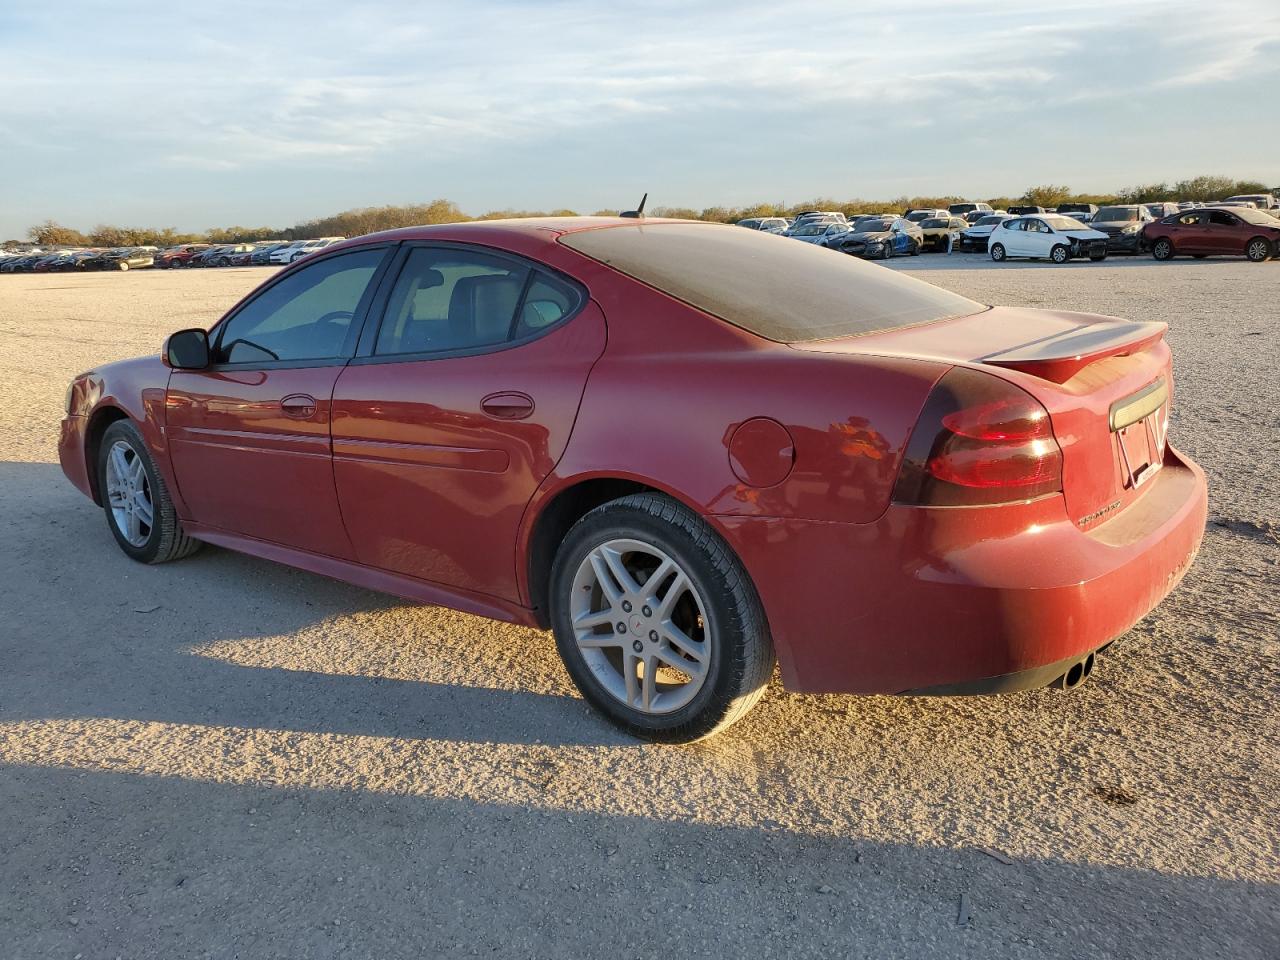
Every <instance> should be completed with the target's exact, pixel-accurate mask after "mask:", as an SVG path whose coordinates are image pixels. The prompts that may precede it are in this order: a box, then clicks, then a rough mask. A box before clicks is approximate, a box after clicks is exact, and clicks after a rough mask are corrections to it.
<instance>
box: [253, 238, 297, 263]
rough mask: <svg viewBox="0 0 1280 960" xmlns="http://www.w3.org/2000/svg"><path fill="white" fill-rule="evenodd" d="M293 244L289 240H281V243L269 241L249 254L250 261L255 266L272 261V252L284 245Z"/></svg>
mask: <svg viewBox="0 0 1280 960" xmlns="http://www.w3.org/2000/svg"><path fill="white" fill-rule="evenodd" d="M288 246H292V244H290V243H289V242H288V241H287V240H281V241H280V242H279V243H269V244H267V245H266V246H260V247H258V248H257V249H255V250H254V251H253V253H251V254H249V263H251V264H252V265H253V266H255V267H260V266H262V265H264V264H268V263H270V262H271V254H273V253H275V252H276V251H277V250H281V249H283V248H284V247H288Z"/></svg>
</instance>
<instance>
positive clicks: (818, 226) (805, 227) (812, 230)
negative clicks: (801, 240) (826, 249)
mask: <svg viewBox="0 0 1280 960" xmlns="http://www.w3.org/2000/svg"><path fill="white" fill-rule="evenodd" d="M827 226H828V224H826V223H802V224H800V226H798V227H793V228H792V230H791V235H792V236H793V237H820V236H822V235H823V234H824V233H826V232H827Z"/></svg>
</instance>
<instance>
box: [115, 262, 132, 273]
mask: <svg viewBox="0 0 1280 960" xmlns="http://www.w3.org/2000/svg"><path fill="white" fill-rule="evenodd" d="M116 269H117V270H119V271H120V272H121V273H124V271H126V270H128V269H129V265H128V264H127V263H125V262H124V261H123V260H121V261H120V262H119V263H117V264H116Z"/></svg>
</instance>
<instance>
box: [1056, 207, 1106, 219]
mask: <svg viewBox="0 0 1280 960" xmlns="http://www.w3.org/2000/svg"><path fill="white" fill-rule="evenodd" d="M1097 212H1098V205H1097V204H1096V203H1060V204H1058V213H1060V214H1062V216H1064V217H1072V218H1073V219H1076V220H1079V221H1080V222H1081V223H1088V222H1089V221H1090V220H1092V219H1093V215H1094V214H1095V213H1097Z"/></svg>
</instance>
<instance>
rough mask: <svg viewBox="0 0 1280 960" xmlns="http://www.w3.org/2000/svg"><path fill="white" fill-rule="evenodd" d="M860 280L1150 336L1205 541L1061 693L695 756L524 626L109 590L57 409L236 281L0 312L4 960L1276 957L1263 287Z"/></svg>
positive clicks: (1278, 774) (1278, 427) (1273, 290)
mask: <svg viewBox="0 0 1280 960" xmlns="http://www.w3.org/2000/svg"><path fill="white" fill-rule="evenodd" d="M890 268H891V269H900V270H906V271H909V272H911V273H913V274H915V275H916V276H919V277H922V278H924V279H927V280H929V281H932V282H935V283H938V284H940V285H942V286H945V287H949V288H951V289H954V290H957V291H959V292H961V293H964V294H967V295H970V296H973V297H975V298H977V299H980V300H985V301H989V302H997V303H1011V304H1023V305H1031V306H1042V307H1060V308H1070V309H1080V310H1090V311H1098V312H1103V313H1113V314H1119V315H1123V316H1127V317H1132V318H1135V319H1141V320H1148V319H1161V320H1167V321H1169V323H1170V325H1171V332H1170V340H1171V342H1172V344H1173V347H1174V350H1175V355H1176V358H1177V359H1176V365H1177V367H1176V379H1177V393H1176V408H1175V413H1174V420H1173V425H1172V429H1171V439H1172V441H1173V442H1174V443H1175V444H1177V445H1179V446H1180V447H1181V448H1183V449H1184V450H1186V451H1187V452H1188V453H1189V454H1191V455H1192V456H1193V457H1195V458H1196V459H1197V460H1199V462H1200V463H1201V464H1203V465H1204V467H1205V468H1206V470H1207V471H1208V472H1209V475H1210V481H1211V484H1212V490H1211V498H1212V502H1211V506H1210V526H1209V530H1208V532H1207V534H1206V538H1205V544H1204V548H1203V549H1202V551H1201V554H1200V557H1199V559H1198V560H1197V562H1196V564H1195V566H1194V567H1193V568H1192V570H1191V572H1190V573H1189V574H1188V576H1187V577H1186V579H1185V580H1184V581H1183V583H1182V585H1181V586H1180V587H1179V588H1178V590H1177V591H1176V592H1175V593H1174V594H1173V595H1172V596H1171V597H1170V598H1169V599H1168V601H1166V603H1165V604H1164V606H1163V607H1161V608H1160V610H1158V611H1157V612H1156V613H1154V614H1153V615H1151V616H1150V617H1148V618H1147V620H1146V621H1144V622H1143V623H1142V624H1140V625H1139V626H1138V627H1137V628H1135V629H1134V630H1133V631H1132V632H1131V633H1130V634H1129V635H1127V636H1126V637H1124V638H1123V639H1122V641H1121V642H1119V643H1117V644H1116V645H1115V646H1114V647H1113V648H1112V651H1111V652H1110V653H1109V654H1108V655H1107V656H1106V657H1105V658H1104V659H1103V661H1102V662H1101V664H1100V666H1099V669H1098V671H1097V672H1096V673H1095V675H1094V677H1093V679H1092V680H1091V681H1090V682H1089V683H1087V684H1085V685H1084V686H1083V687H1082V688H1081V689H1080V690H1078V691H1077V692H1074V693H1071V694H1063V693H1059V692H1053V691H1037V692H1032V693H1024V694H1018V695H1014V696H1009V697H1005V698H983V699H969V700H897V699H891V698H861V699H859V698H851V697H800V696H788V695H785V694H783V693H782V692H781V690H780V689H776V688H775V689H774V690H773V691H771V692H770V694H769V695H768V696H767V697H766V698H765V700H764V701H763V702H762V703H761V704H760V706H759V707H758V708H757V709H756V710H755V712H754V713H753V714H751V716H750V717H748V719H747V720H746V721H744V722H743V723H741V724H739V725H738V726H736V727H734V728H733V729H731V730H730V731H729V732H728V733H727V734H725V735H723V736H721V737H719V738H718V739H715V740H713V741H711V742H708V743H704V744H699V745H695V746H691V747H656V746H648V745H641V744H638V743H635V742H632V741H629V740H627V739H624V738H622V737H620V736H618V735H617V734H615V733H614V732H613V731H612V730H611V728H609V727H608V726H606V725H605V724H604V723H603V722H602V721H600V720H598V719H597V718H596V717H595V716H594V715H593V714H592V713H591V712H590V711H589V710H588V708H587V707H586V705H585V704H584V703H583V702H582V701H581V700H580V699H579V698H578V697H577V695H576V693H575V692H574V691H573V689H572V687H571V685H570V683H569V680H568V678H567V676H566V674H565V673H564V671H563V670H562V669H561V667H560V664H559V661H558V660H557V658H556V654H555V649H554V646H553V644H552V642H551V640H550V638H549V636H547V635H545V634H542V633H539V632H536V631H531V630H525V629H518V628H513V627H510V626H505V625H501V624H496V623H492V622H489V621H485V620H480V619H477V618H474V617H470V616H466V615H463V614H458V613H453V612H450V611H447V610H440V609H432V608H423V607H415V606H409V605H406V604H405V603H403V602H401V601H398V600H396V599H393V598H389V597H385V596H381V595H377V594H373V593H369V592H366V591H363V590H359V589H356V588H353V587H349V586H345V585H343V584H339V583H335V582H332V581H329V580H326V579H324V578H321V577H317V576H313V575H310V574H306V573H301V572H297V571H293V570H289V569H287V568H284V567H281V566H276V565H273V564H271V563H267V562H265V561H260V560H254V559H250V558H247V557H242V556H237V555H235V554H233V553H229V552H226V551H222V550H215V549H206V550H205V551H203V552H202V553H200V554H199V555H197V556H196V557H193V558H191V559H190V560H187V561H184V562H180V563H174V564H170V565H167V566H160V567H144V566H140V565H137V564H134V563H132V562H130V561H129V560H127V559H126V558H125V557H124V555H123V554H122V553H121V552H120V551H119V550H118V549H117V548H116V546H115V544H114V542H113V541H112V540H111V537H110V535H109V533H108V531H107V527H106V523H105V521H104V519H103V517H102V515H101V513H100V511H98V510H97V509H96V508H95V507H94V506H93V505H92V504H91V503H89V502H88V501H87V500H86V499H84V498H83V497H82V496H81V495H80V494H79V493H77V492H76V491H75V490H74V489H72V487H71V486H70V485H69V484H68V483H67V482H66V481H65V480H64V478H63V476H62V474H61V472H60V470H59V468H58V466H57V463H56V459H57V458H56V451H55V446H54V440H55V436H56V427H57V421H58V419H59V417H60V416H61V409H62V402H63V391H64V389H65V386H66V383H67V381H68V380H69V378H70V377H71V376H73V375H74V374H76V373H77V372H79V371H81V370H85V369H88V368H90V367H92V366H93V365H94V364H96V363H100V362H103V361H107V360H115V359H118V358H122V357H127V356H132V355H136V354H139V353H143V352H148V351H153V350H157V349H158V348H159V345H160V341H161V339H162V337H163V335H164V334H165V333H167V332H169V331H171V330H175V329H178V328H180V327H184V326H191V325H195V324H208V323H211V322H212V321H213V320H215V319H216V318H217V316H218V315H219V314H220V313H221V311H222V310H224V309H225V308H226V307H227V306H229V305H230V304H231V303H232V302H234V301H235V300H236V299H238V298H239V297H240V296H241V295H242V294H243V293H244V292H245V291H247V290H248V289H250V288H251V287H252V286H253V285H254V284H256V283H257V282H259V281H260V280H261V279H263V278H264V276H265V275H266V274H265V272H264V271H261V270H252V269H227V270H219V271H203V272H156V271H144V272H136V273H129V274H126V275H114V274H103V275H89V276H65V275H62V276H43V277H40V276H34V277H32V276H17V277H11V276H3V277H0V417H2V418H3V420H2V424H0V426H2V428H3V429H2V430H0V529H2V530H3V531H4V538H5V545H6V546H5V549H4V550H3V553H0V944H2V945H0V956H3V957H4V958H13V960H24V958H28V957H33V958H34V957H66V958H68V960H70V958H74V957H77V956H81V957H83V958H84V960H96V958H112V957H123V958H143V957H147V958H151V957H154V958H165V960H176V958H185V957H215V958H224V957H226V958H230V957H240V958H258V957H289V958H302V957H318V958H319V957H343V958H363V957H369V958H392V957H433V956H444V955H450V956H453V955H457V956H481V955H483V956H501V957H584V958H587V957H608V958H615V957H616V958H633V957H670V956H672V955H675V954H679V955H682V956H698V957H700V956H706V957H716V958H738V957H766V956H779V957H810V956H812V957H842V958H844V957H858V958H861V957H865V958H875V960H887V958H896V957H902V958H913V960H915V958H924V957H946V958H955V957H982V958H1002V957H1027V958H1031V957H1071V958H1084V957H1111V958H1121V957H1124V958H1129V957H1132V958H1144V960H1146V958H1175V957H1187V958H1197V960H1202V958H1208V957H1230V958H1233V960H1246V958H1276V957H1280V886H1277V885H1278V884H1280V839H1278V833H1280V750H1278V749H1277V743H1280V724H1278V723H1277V718H1276V709H1275V708H1276V704H1277V692H1278V691H1277V681H1276V650H1277V633H1278V631H1280V628H1278V626H1277V624H1278V619H1277V617H1278V613H1280V589H1278V587H1280V566H1278V565H1277V558H1278V557H1280V552H1278V550H1277V546H1278V544H1280V525H1278V524H1277V510H1276V503H1277V500H1278V499H1280V480H1278V479H1277V472H1276V465H1277V463H1278V462H1280V424H1278V421H1277V416H1278V414H1277V410H1278V404H1277V400H1278V397H1280V391H1278V390H1277V387H1276V380H1275V373H1274V370H1275V363H1276V359H1277V358H1278V357H1280V342H1278V337H1277V323H1276V320H1277V305H1280V264H1276V263H1269V264H1263V265H1254V264H1249V263H1245V262H1236V261H1201V262H1190V261H1177V262H1174V263H1170V264H1157V263H1154V262H1152V261H1149V260H1132V261H1126V260H1111V261H1108V262H1107V263H1106V264H1105V265H1091V264H1087V263H1075V264H1070V265H1067V266H1063V267H1052V266H1049V265H1043V264H1007V265H1003V266H999V267H996V266H995V265H992V264H991V263H990V262H989V261H987V260H986V259H985V258H982V257H968V256H953V257H944V256H926V257H921V258H918V259H913V260H910V261H894V262H893V263H892V264H891V265H890ZM966 918H967V920H966ZM962 921H963V922H962Z"/></svg>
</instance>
